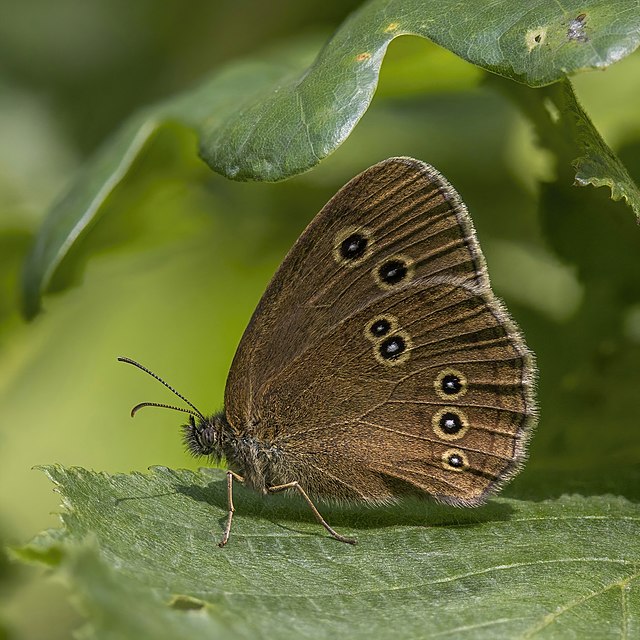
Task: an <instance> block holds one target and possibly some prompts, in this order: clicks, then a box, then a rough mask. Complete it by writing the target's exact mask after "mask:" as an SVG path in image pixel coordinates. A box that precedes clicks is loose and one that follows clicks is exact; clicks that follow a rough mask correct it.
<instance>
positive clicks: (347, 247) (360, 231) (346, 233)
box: [333, 227, 371, 265]
mask: <svg viewBox="0 0 640 640" xmlns="http://www.w3.org/2000/svg"><path fill="white" fill-rule="evenodd" d="M333 246H334V250H333V256H334V258H335V259H336V261H337V262H339V263H341V264H346V265H353V264H357V263H359V262H361V261H362V260H363V259H364V258H365V257H366V256H368V255H369V253H370V249H371V234H370V233H369V231H368V230H367V229H364V228H360V227H349V228H348V229H344V230H343V231H341V232H340V233H338V234H337V235H336V238H335V241H334V244H333Z"/></svg>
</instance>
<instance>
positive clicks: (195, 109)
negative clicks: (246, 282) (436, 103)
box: [23, 0, 640, 317]
mask: <svg viewBox="0 0 640 640" xmlns="http://www.w3.org/2000/svg"><path fill="white" fill-rule="evenodd" d="M636 9H637V0H620V1H618V2H616V3H612V2H602V0H591V1H587V2H575V1H572V2H571V3H566V6H565V7H563V6H561V5H560V4H558V3H557V2H555V1H553V0H537V1H534V2H529V3H527V4H518V3H513V2H510V1H509V0H499V1H498V2H493V3H492V4H491V6H490V7H487V6H485V5H477V6H476V5H473V3H460V2H457V0H444V1H443V0H437V1H436V0H430V1H429V2H424V1H420V2H418V1H417V0H393V1H389V0H373V1H372V2H369V3H366V4H365V5H363V7H362V8H361V9H360V10H359V11H358V12H356V13H354V14H353V15H352V16H351V17H350V18H349V19H348V20H347V21H345V23H344V24H343V25H342V26H341V27H340V29H338V31H337V32H336V34H335V35H334V37H333V38H332V39H331V40H330V41H329V42H328V43H327V44H326V45H325V46H324V48H322V50H321V51H320V53H319V54H318V55H317V57H316V58H315V61H313V63H312V64H309V63H310V60H311V57H312V55H313V51H314V50H313V47H311V46H306V47H300V46H296V47H294V48H293V49H292V50H289V51H288V52H284V53H283V52H278V53H277V54H273V55H271V56H265V57H264V59H263V60H261V61H247V62H241V63H236V64H232V65H229V66H228V67H226V68H224V69H222V70H221V71H220V72H219V73H217V74H215V75H213V76H212V77H211V78H210V79H209V80H206V81H205V82H204V83H203V84H202V85H201V86H200V87H199V88H196V89H195V90H193V91H190V92H186V93H185V94H183V95H180V96H177V97H175V98H173V99H170V100H167V101H165V102H162V103H161V104H158V105H154V106H152V107H149V108H147V109H145V110H143V111H142V112H140V113H138V114H136V115H134V116H133V117H132V118H131V119H130V120H129V121H128V122H127V123H125V124H124V125H123V127H122V128H121V129H120V131H119V132H117V133H116V135H115V136H114V138H113V139H112V140H111V141H109V142H107V143H106V144H105V145H104V146H103V147H102V149H101V150H99V151H98V152H97V154H96V155H95V156H94V158H93V159H92V160H90V161H88V162H87V163H86V165H85V167H84V170H83V172H82V174H81V175H80V176H79V177H78V179H77V180H76V182H75V183H74V184H73V185H72V187H71V189H70V191H69V192H68V193H67V194H66V195H65V196H64V197H63V198H61V199H60V200H59V201H58V202H57V204H55V205H54V206H53V207H52V209H51V210H50V212H49V215H48V217H47V220H46V222H45V224H44V225H43V227H42V228H41V230H40V233H39V235H38V238H37V241H36V244H35V246H34V249H33V251H32V253H31V255H30V257H29V259H28V261H27V266H26V270H25V276H24V285H23V289H24V305H23V306H24V311H25V314H26V315H27V316H28V317H33V316H34V315H36V314H37V312H38V311H39V309H40V298H41V296H42V294H43V292H44V291H46V290H48V289H49V287H50V285H51V281H52V278H53V276H54V274H55V272H56V271H57V269H58V267H59V266H60V263H61V262H62V260H63V259H64V258H65V256H66V255H67V253H68V252H69V250H70V249H71V247H72V246H73V245H74V244H76V243H77V242H78V240H79V239H80V238H82V237H83V236H84V235H85V234H86V233H87V231H88V230H89V229H90V227H91V226H92V225H93V224H94V223H95V222H96V220H97V218H98V217H99V215H100V213H101V212H102V208H103V205H104V202H105V200H106V199H107V198H108V197H109V195H110V194H112V193H113V191H114V190H115V189H116V188H117V187H118V185H119V184H120V183H121V182H122V180H123V178H124V177H125V176H126V175H127V173H128V172H129V171H130V170H131V167H132V164H133V162H134V160H135V159H136V158H137V157H138V156H139V155H140V154H141V152H142V151H143V150H144V149H145V147H146V146H147V144H148V142H149V141H150V140H151V139H152V138H153V137H154V136H155V135H156V134H157V132H158V131H159V130H161V129H162V128H163V127H164V126H166V125H168V124H169V123H177V124H179V125H181V126H184V127H186V128H188V129H190V130H192V131H193V132H195V133H196V135H197V136H198V139H199V143H200V153H201V155H202V157H203V159H204V160H205V161H206V162H207V163H208V164H209V166H210V167H211V168H213V169H214V170H215V171H218V172H220V173H222V174H223V175H226V176H228V177H230V178H234V179H238V180H272V181H275V180H282V179H284V178H287V177H290V176H292V175H295V174H297V173H300V172H302V171H305V170H307V169H309V168H311V167H313V166H315V165H316V164H317V163H318V162H319V161H320V160H321V159H322V158H325V157H326V156H328V155H329V154H331V153H332V152H333V151H335V149H336V148H337V147H338V146H339V145H340V144H341V143H342V142H343V141H344V140H345V139H346V138H347V137H348V136H349V135H350V133H351V131H352V130H353V128H354V127H355V125H356V124H357V122H358V121H359V120H360V118H361V117H362V116H363V114H364V113H365V111H366V110H367V108H368V106H369V104H370V102H371V99H372V97H373V94H374V92H375V90H376V86H377V83H378V75H379V72H380V66H381V64H382V61H383V59H384V57H385V54H386V50H387V47H388V45H389V43H390V42H391V41H392V40H393V39H394V38H397V37H398V36H401V35H407V34H414V35H417V36H420V37H423V38H428V39H430V40H432V41H433V42H436V43H438V44H439V45H441V46H443V47H445V48H447V49H449V50H450V51H453V52H454V53H456V54H457V55H459V56H460V57H461V58H463V59H465V60H468V61H469V62H472V63H473V64H475V65H478V66H479V67H482V68H484V69H486V70H488V71H492V72H494V73H497V74H500V75H503V76H505V77H507V78H510V79H512V80H517V81H519V82H523V83H527V84H529V85H531V86H540V85H544V84H548V83H550V82H554V81H556V80H558V79H561V78H563V77H564V76H565V75H566V74H569V73H573V72H576V71H581V70H584V69H590V68H603V67H606V66H608V65H610V64H612V63H613V62H616V61H617V60H619V59H621V58H623V57H624V56H626V55H628V54H629V53H631V52H632V51H633V50H634V49H635V48H636V47H637V46H638V44H639V42H640V12H638V11H637V10H636ZM463 81H464V82H469V81H471V82H474V80H473V79H472V78H471V76H465V77H464V79H463ZM437 86H443V85H436V87H437Z"/></svg>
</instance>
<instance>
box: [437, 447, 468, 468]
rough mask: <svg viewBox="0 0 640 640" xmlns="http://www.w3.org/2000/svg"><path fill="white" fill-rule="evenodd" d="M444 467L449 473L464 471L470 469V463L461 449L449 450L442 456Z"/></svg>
mask: <svg viewBox="0 0 640 640" xmlns="http://www.w3.org/2000/svg"><path fill="white" fill-rule="evenodd" d="M442 465H443V466H444V468H445V469H447V470H448V471H463V470H464V469H468V468H469V461H468V460H467V456H466V455H465V454H464V453H463V452H462V451H460V450H459V449H447V450H446V451H445V452H444V453H443V454H442Z"/></svg>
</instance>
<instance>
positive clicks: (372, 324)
mask: <svg viewBox="0 0 640 640" xmlns="http://www.w3.org/2000/svg"><path fill="white" fill-rule="evenodd" d="M399 324H400V323H399V322H398V318H396V317H395V316H392V315H391V314H390V313H381V314H380V315H375V316H373V317H372V318H369V320H367V322H366V324H365V326H364V335H365V338H367V340H371V341H372V342H373V343H374V344H379V343H380V341H381V340H382V339H383V338H385V337H387V336H389V335H391V334H392V333H395V332H396V331H397V329H398V326H399Z"/></svg>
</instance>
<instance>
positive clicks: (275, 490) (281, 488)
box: [268, 481, 357, 544]
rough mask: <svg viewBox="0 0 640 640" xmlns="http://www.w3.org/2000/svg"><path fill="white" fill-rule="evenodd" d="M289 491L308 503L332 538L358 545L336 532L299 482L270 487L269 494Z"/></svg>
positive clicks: (353, 540) (351, 539)
mask: <svg viewBox="0 0 640 640" xmlns="http://www.w3.org/2000/svg"><path fill="white" fill-rule="evenodd" d="M287 489H295V490H296V491H297V492H298V493H299V494H300V495H301V496H302V497H303V498H304V499H305V501H306V503H307V504H308V505H309V507H310V508H311V511H313V515H314V516H315V517H316V520H317V521H318V522H319V523H320V524H321V525H322V526H323V527H324V528H325V529H326V530H327V531H328V532H329V534H330V535H331V537H333V538H335V539H336V540H339V541H340V542H346V543H347V544H356V542H357V540H355V539H354V538H347V537H345V536H341V535H340V534H339V533H338V532H337V531H335V530H334V529H333V528H332V527H331V526H329V523H328V522H327V521H326V520H325V519H324V518H323V517H322V515H321V514H320V512H319V511H318V509H317V508H316V505H315V504H313V502H312V501H311V498H310V497H309V496H308V495H307V492H306V491H305V490H304V489H303V488H302V487H301V486H300V483H299V482H298V481H294V482H287V484H278V485H275V486H273V487H269V488H268V491H269V493H279V492H280V491H286V490H287Z"/></svg>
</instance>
